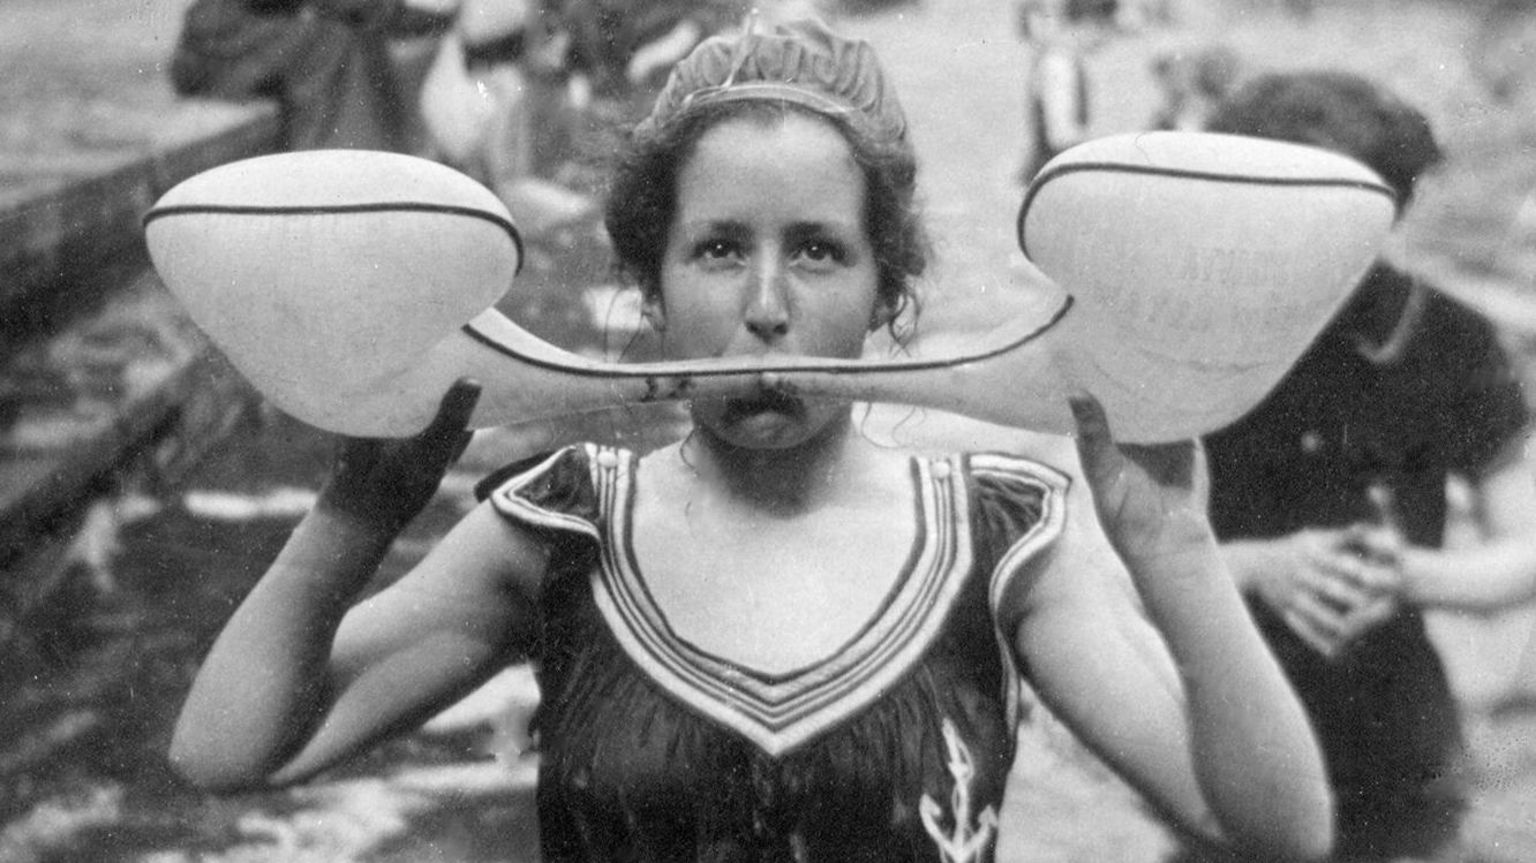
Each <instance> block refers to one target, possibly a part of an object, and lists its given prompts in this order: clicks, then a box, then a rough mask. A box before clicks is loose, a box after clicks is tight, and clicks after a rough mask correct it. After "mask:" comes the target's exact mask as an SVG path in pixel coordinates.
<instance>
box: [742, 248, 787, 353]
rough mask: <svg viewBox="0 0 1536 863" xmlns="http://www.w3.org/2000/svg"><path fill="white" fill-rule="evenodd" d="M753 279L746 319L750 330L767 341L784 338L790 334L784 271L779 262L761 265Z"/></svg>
mask: <svg viewBox="0 0 1536 863" xmlns="http://www.w3.org/2000/svg"><path fill="white" fill-rule="evenodd" d="M751 279H752V285H751V295H750V296H749V297H748V300H747V309H746V315H745V317H746V325H747V329H749V330H751V331H752V333H753V334H754V335H756V336H757V337H758V338H760V339H762V340H763V341H774V340H776V339H779V338H782V337H783V336H784V334H785V333H787V332H789V296H788V293H787V286H786V285H785V272H784V268H783V267H782V266H781V265H779V264H778V263H776V262H771V261H770V262H760V263H759V264H758V265H757V266H755V267H754V268H753V270H752V275H751Z"/></svg>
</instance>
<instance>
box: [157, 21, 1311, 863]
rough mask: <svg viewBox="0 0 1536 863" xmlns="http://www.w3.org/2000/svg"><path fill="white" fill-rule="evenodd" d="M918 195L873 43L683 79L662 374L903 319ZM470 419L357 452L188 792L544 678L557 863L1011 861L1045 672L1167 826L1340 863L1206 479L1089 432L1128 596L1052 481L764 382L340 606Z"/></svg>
mask: <svg viewBox="0 0 1536 863" xmlns="http://www.w3.org/2000/svg"><path fill="white" fill-rule="evenodd" d="M914 190H915V162H914V158H913V154H912V149H911V147H910V145H909V143H908V141H907V138H906V122H905V119H904V117H903V115H902V112H901V109H900V108H899V106H898V105H897V103H896V101H895V99H894V97H893V96H892V94H891V92H890V89H889V87H888V85H887V84H886V82H885V81H884V79H883V76H882V74H881V71H880V69H879V66H878V64H877V62H876V60H875V58H874V56H873V54H872V52H871V51H870V49H869V46H868V45H866V44H864V43H862V42H856V41H849V40H845V39H841V38H839V37H837V36H835V35H833V34H832V33H830V32H828V31H827V30H826V29H825V28H823V27H821V26H820V25H816V24H810V23H799V24H795V25H786V26H783V27H780V28H777V29H775V30H774V31H773V32H771V33H766V34H757V33H753V32H750V31H749V32H748V33H747V34H745V35H742V36H740V37H736V38H723V37H721V38H715V39H711V40H708V41H706V42H705V43H704V44H703V45H701V46H700V48H699V49H697V50H696V51H695V52H694V53H693V54H691V55H690V56H689V58H688V59H687V60H685V61H684V62H683V63H682V64H680V65H679V67H678V68H677V70H676V71H675V72H674V74H673V76H672V79H671V80H670V82H669V83H668V86H667V88H666V90H665V91H664V92H663V93H662V95H661V97H660V98H659V99H658V102H657V105H656V108H655V110H654V111H653V112H652V114H651V115H650V117H649V118H648V119H647V120H646V121H645V122H643V123H642V124H641V126H640V127H639V128H638V129H637V130H636V134H635V136H634V141H633V150H632V152H631V153H630V154H629V156H628V158H627V159H626V160H625V161H624V163H623V164H622V165H621V167H620V169H619V172H618V176H617V179H616V182H615V185H614V189H613V194H612V196H611V200H610V204H609V213H608V215H609V218H608V222H609V230H610V233H611V234H613V237H614V242H615V248H616V250H617V253H618V255H619V257H620V259H621V260H622V262H623V264H624V266H625V268H626V269H627V270H628V271H629V272H630V273H631V274H632V275H633V276H634V277H635V278H636V280H637V281H638V283H639V285H640V287H641V289H642V292H643V293H644V297H645V310H646V314H647V317H648V318H649V319H650V320H651V321H652V323H653V325H654V326H655V327H656V328H657V329H658V330H660V333H661V338H662V340H663V342H664V344H665V346H666V349H667V351H668V352H669V354H670V355H671V356H673V357H677V358H690V357H712V356H725V355H729V356H742V355H746V356H754V355H763V356H771V355H775V354H810V355H817V356H831V357H845V358H851V357H857V356H859V355H860V353H861V352H862V350H863V346H864V341H865V339H866V337H867V336H868V335H869V334H870V333H871V332H873V331H874V330H877V329H879V328H881V327H887V326H890V325H891V324H892V322H893V320H894V319H895V316H896V315H897V314H898V313H899V312H900V311H901V309H902V308H903V307H904V306H905V305H907V304H909V303H910V302H911V299H910V298H911V296H912V294H911V290H912V289H911V286H910V282H911V280H912V279H913V278H914V277H915V276H916V275H917V274H918V273H920V272H921V270H922V269H923V266H924V262H925V254H924V243H923V234H922V231H921V228H920V224H919V222H918V220H917V218H916V216H915V210H914V206H913V197H914ZM472 403H473V388H472V387H468V386H460V387H456V388H455V389H454V390H453V391H452V392H451V393H450V394H449V396H448V397H447V398H446V399H445V401H444V408H443V410H442V412H441V414H440V416H439V418H438V421H437V422H435V423H434V425H433V427H432V428H431V429H429V430H428V431H427V432H425V433H423V435H422V436H420V437H419V438H417V439H414V440H411V441H406V442H396V443H387V444H386V443H380V442H358V443H354V444H353V445H352V446H351V447H350V448H348V449H346V450H344V454H343V458H341V459H340V461H339V463H338V464H337V466H336V469H335V471H334V473H333V475H332V477H331V478H330V480H329V482H328V484H327V486H326V488H325V490H324V492H323V493H322V496H321V499H320V502H319V504H318V505H317V507H316V509H315V511H314V512H312V513H311V514H310V515H309V516H307V517H306V519H305V520H304V522H303V523H302V524H301V525H300V526H299V528H298V529H297V531H296V532H295V534H294V536H293V538H292V539H291V540H290V541H289V543H288V545H287V546H286V547H285V549H284V551H283V553H282V554H281V556H280V557H279V558H278V560H277V561H276V563H275V564H274V565H273V567H272V569H271V570H270V571H269V572H268V573H267V575H266V576H265V577H264V578H263V579H262V581H261V582H260V583H259V584H258V585H257V587H256V588H255V590H253V592H252V593H251V595H250V598H248V599H247V600H246V602H245V604H244V605H243V606H242V607H241V608H240V610H239V611H238V612H237V613H236V614H235V616H234V618H233V619H232V620H231V622H230V624H229V625H228V628H227V629H226V630H225V632H224V633H223V635H222V636H221V637H220V639H219V641H218V643H217V644H216V645H215V646H214V649H213V651H212V653H211V655H210V656H209V658H208V661H207V663H206V664H205V665H204V667H203V669H202V671H201V673H200V675H199V677H198V680H197V682H196V683H195V685H194V687H193V691H192V693H191V695H190V697H189V699H188V702H187V705H186V708H185V710H184V712H183V715H182V718H181V721H180V723H179V726H178V729H177V734H176V739H175V741H174V744H173V752H172V755H173V759H174V760H175V762H176V763H177V765H178V766H179V767H180V769H181V770H182V771H183V772H184V773H185V774H186V775H188V776H189V777H191V778H193V779H194V780H196V781H198V782H201V783H203V784H206V785H209V786H211V787H215V788H234V787H241V786H247V785H260V784H264V783H266V784H270V783H285V782H294V781H298V780H301V779H303V778H305V777H308V776H311V775H313V774H315V773H316V772H318V771H320V770H323V769H325V768H326V767H328V766H330V765H332V764H335V763H336V762H338V761H339V760H341V759H343V758H345V757H347V756H349V755H352V754H354V753H356V752H358V751H359V750H361V749H362V748H364V747H365V746H367V745H369V744H371V743H373V742H375V741H377V740H379V739H380V738H382V737H384V736H385V735H387V734H390V733H393V732H396V731H399V730H401V729H405V728H408V727H410V726H412V725H413V724H414V723H416V722H418V721H420V720H421V719H423V718H424V717H426V716H428V715H430V714H432V713H433V712H434V711H436V710H438V709H441V708H442V707H443V706H445V705H446V704H447V703H449V702H450V701H451V700H452V699H454V698H456V697H458V696H460V695H462V694H463V693H465V692H467V691H468V690H469V689H471V688H472V687H474V686H475V685H477V684H478V683H479V682H481V681H483V680H485V679H486V678H487V677H488V676H490V675H491V674H492V673H494V672H495V671H497V670H498V669H500V668H501V667H503V666H504V665H506V664H507V663H508V662H511V661H514V660H516V659H518V658H520V657H524V656H531V657H532V658H533V659H534V661H535V662H536V667H537V669H538V677H539V683H540V687H541V690H542V694H543V703H542V706H541V708H540V714H539V717H538V728H539V734H540V748H541V762H540V780H539V789H538V805H539V817H540V833H541V837H542V843H543V846H544V847H543V853H544V858H545V859H546V860H550V861H556V860H609V859H625V860H667V861H671V860H748V859H750V860H838V861H845V860H880V861H893V860H939V861H976V860H990V859H992V853H993V849H994V847H995V843H996V838H997V830H998V829H999V826H1000V825H999V823H998V814H997V813H998V812H999V807H1000V805H1001V798H1002V793H1003V787H1004V782H1005V778H1006V776H1007V774H1008V771H1009V768H1010V765H1011V762H1012V758H1013V734H1014V724H1013V720H1014V717H1013V710H1014V706H1015V704H1016V703H1017V702H1016V698H1015V688H1016V684H1017V681H1018V677H1017V675H1018V674H1019V671H1020V669H1022V670H1023V673H1024V674H1026V675H1027V676H1028V679H1029V680H1030V681H1031V682H1032V683H1033V684H1034V685H1035V686H1036V687H1037V688H1038V689H1039V690H1040V691H1041V693H1042V694H1043V695H1044V697H1046V698H1047V699H1048V700H1049V701H1050V702H1051V704H1052V705H1053V706H1054V707H1055V708H1056V709H1057V711H1058V712H1059V713H1060V715H1061V716H1063V717H1064V718H1065V719H1066V720H1067V721H1069V722H1070V723H1071V724H1072V725H1073V726H1074V727H1075V728H1076V729H1077V730H1078V731H1079V733H1080V734H1081V735H1082V736H1083V738H1084V739H1085V740H1086V741H1087V742H1088V743H1089V744H1090V745H1092V746H1094V747H1095V748H1096V749H1097V750H1098V751H1099V752H1100V753H1101V754H1103V755H1104V756H1105V757H1106V758H1107V759H1108V760H1109V761H1110V762H1111V763H1113V764H1114V765H1116V766H1117V767H1118V768H1119V769H1120V770H1122V771H1123V772H1124V773H1125V775H1126V776H1127V777H1129V778H1130V779H1131V780H1132V781H1134V782H1135V783H1137V784H1138V785H1139V786H1140V787H1141V788H1143V789H1144V790H1145V791H1146V792H1147V794H1148V795H1149V797H1150V798H1151V800H1152V801H1153V802H1154V803H1155V804H1156V805H1158V806H1160V807H1161V808H1162V809H1163V810H1164V811H1165V812H1166V813H1167V814H1168V816H1169V817H1170V819H1172V821H1173V822H1175V823H1176V824H1178V825H1180V826H1182V827H1184V828H1185V829H1187V830H1189V831H1191V832H1192V833H1193V834H1197V835H1200V836H1204V837H1208V838H1210V839H1212V840H1214V841H1218V842H1222V843H1226V844H1230V845H1232V846H1235V847H1237V848H1240V849H1243V850H1244V851H1247V852H1254V853H1262V854H1264V855H1273V856H1275V857H1281V858H1296V859H1300V858H1311V857H1316V856H1319V855H1321V854H1322V853H1324V851H1325V850H1326V845H1327V836H1328V834H1329V832H1330V824H1329V821H1328V811H1329V801H1328V798H1327V796H1326V793H1325V792H1324V790H1323V789H1324V785H1323V779H1322V773H1321V769H1322V768H1321V763H1320V761H1319V758H1318V756H1317V752H1316V748H1315V744H1314V743H1313V741H1312V739H1311V737H1310V731H1309V730H1308V728H1307V725H1306V722H1305V720H1304V718H1303V716H1302V714H1301V710H1300V707H1299V705H1298V704H1297V703H1296V701H1295V699H1294V697H1293V696H1292V695H1291V693H1290V692H1289V690H1288V689H1287V688H1286V686H1285V684H1284V682H1283V679H1282V677H1281V675H1280V672H1279V669H1278V668H1277V667H1276V666H1275V664H1274V662H1273V660H1272V659H1271V658H1270V657H1269V655H1268V653H1267V652H1266V651H1265V649H1264V646H1263V644H1262V642H1261V641H1260V640H1259V638H1258V636H1257V633H1255V632H1254V631H1253V629H1252V627H1251V625H1250V624H1249V623H1248V621H1247V618H1246V617H1245V612H1244V610H1243V608H1242V604H1241V600H1240V599H1239V597H1238V594H1237V592H1236V590H1235V589H1234V588H1233V586H1232V583H1231V581H1230V579H1229V577H1228V576H1227V575H1226V573H1225V571H1224V570H1223V569H1222V568H1221V566H1220V564H1219V561H1218V559H1217V557H1216V555H1215V546H1214V541H1213V539H1212V537H1211V534H1210V532H1209V529H1208V527H1207V525H1206V522H1205V521H1204V517H1203V515H1202V514H1201V510H1200V505H1201V502H1200V500H1199V499H1198V496H1197V494H1196V492H1197V488H1196V485H1197V483H1196V480H1197V458H1196V451H1195V450H1194V449H1193V446H1192V445H1190V444H1186V445H1180V446H1170V447H1158V448H1147V447H1124V448H1119V449H1117V448H1116V447H1115V446H1114V444H1113V443H1112V441H1111V439H1110V437H1109V432H1108V429H1107V428H1106V426H1105V422H1104V419H1103V416H1102V414H1101V413H1100V412H1099V410H1098V408H1097V405H1096V403H1094V402H1093V401H1092V400H1091V399H1088V398H1083V399H1079V400H1078V401H1077V402H1076V404H1075V408H1076V410H1077V412H1078V415H1079V417H1080V425H1081V430H1082V435H1081V441H1082V455H1083V459H1084V463H1085V465H1086V472H1087V475H1088V476H1089V478H1090V483H1091V485H1092V487H1093V488H1094V490H1095V491H1096V493H1097V499H1098V501H1099V504H1100V506H1101V508H1102V517H1103V519H1104V520H1105V522H1106V523H1107V524H1108V526H1109V536H1110V539H1111V541H1112V542H1113V543H1114V546H1115V549H1116V550H1117V551H1118V553H1119V555H1120V557H1121V558H1123V560H1124V561H1125V564H1127V565H1128V566H1129V569H1130V571H1131V572H1132V574H1133V577H1134V579H1135V583H1136V585H1137V587H1138V588H1139V592H1140V597H1139V599H1138V597H1135V596H1132V595H1130V593H1129V592H1128V591H1125V590H1123V589H1122V585H1123V581H1117V580H1116V579H1115V578H1113V577H1112V575H1113V574H1114V573H1115V572H1116V571H1117V570H1116V567H1119V566H1121V563H1120V560H1118V559H1115V558H1114V557H1113V556H1112V555H1109V554H1100V553H1096V552H1095V551H1094V550H1095V549H1102V548H1103V546H1102V545H1095V544H1092V543H1089V542H1087V541H1085V537H1086V534H1087V531H1088V529H1089V525H1091V523H1092V513H1086V512H1080V511H1071V512H1069V511H1066V509H1065V508H1064V506H1063V502H1064V495H1065V494H1066V493H1067V485H1068V480H1067V478H1066V477H1065V476H1063V475H1062V474H1060V473H1058V472H1057V471H1055V470H1053V469H1051V468H1049V467H1046V466H1044V465H1040V464H1036V463H1033V462H1030V461H1028V460H1025V459H1020V458H1015V457H1011V456H1006V455H968V456H949V457H932V458H930V457H918V456H913V455H910V454H908V453H904V452H901V451H898V450H894V449H889V448H883V447H879V446H876V445H873V444H871V443H870V442H869V441H867V440H866V439H864V438H863V437H862V436H861V435H860V434H859V433H858V432H857V430H856V428H855V425H854V423H853V419H852V408H851V406H850V405H848V404H843V403H830V402H815V401H809V400H805V399H802V398H798V397H796V396H795V395H794V394H793V393H788V392H783V391H781V390H777V389H774V388H772V387H771V386H769V385H765V386H764V387H763V389H762V390H761V391H759V392H754V393H749V394H744V395H741V396H739V397H731V398H712V399H698V400H696V401H694V402H693V403H692V405H691V415H692V419H693V427H692V431H691V432H690V433H689V434H688V436H687V437H686V438H685V439H684V440H682V441H681V442H679V443H676V444H673V445H670V446H666V447H663V448H661V449H658V450H656V451H654V452H651V453H648V454H645V455H639V454H636V453H633V452H629V451H625V450H621V449H615V448H609V447H600V446H591V445H589V446H577V447H573V448H569V449H566V450H562V451H560V452H557V453H554V454H552V455H550V456H548V457H546V458H542V459H540V460H538V461H537V463H535V464H532V465H531V466H529V465H524V466H521V467H518V468H515V469H512V470H510V471H508V472H506V473H505V474H503V475H499V476H496V477H493V478H492V479H491V480H489V481H488V482H487V483H486V484H485V488H486V497H485V500H484V501H483V502H482V503H481V504H480V506H479V507H478V508H477V509H475V510H474V511H473V512H471V513H470V514H469V515H468V516H466V517H465V518H464V520H463V521H462V522H461V523H460V524H459V525H458V526H456V527H455V528H454V529H453V530H452V531H451V532H450V533H449V534H448V535H447V536H446V537H445V538H444V540H443V541H442V542H441V543H440V544H439V545H438V546H437V547H436V549H434V551H432V552H431V553H430V554H429V555H428V556H427V557H426V558H425V559H424V560H423V561H422V562H421V564H420V565H419V566H418V567H417V568H416V569H414V570H413V571H412V572H411V573H410V574H408V575H406V576H405V577H404V578H403V579H402V580H401V581H399V582H397V583H396V584H394V585H393V586H391V587H389V588H388V589H386V590H384V591H382V592H381V593H379V594H378V595H376V596H374V597H372V598H370V599H368V600H366V601H364V602H362V603H360V604H357V605H355V606H353V605H352V603H353V600H354V598H355V597H356V595H357V593H358V592H359V591H360V589H361V587H362V585H363V583H364V582H365V581H366V580H367V578H368V577H369V575H370V574H371V572H372V571H373V568H374V566H375V565H376V563H377V562H378V560H379V558H380V556H381V555H382V554H383V553H384V551H385V549H386V548H387V547H388V544H389V542H390V540H391V538H392V537H393V536H394V533H395V532H396V531H397V530H398V529H399V527H400V526H401V525H402V524H404V523H405V521H407V520H409V518H410V517H411V516H412V515H413V514H414V512H415V510H416V509H418V508H419V507H420V506H421V505H422V504H423V503H424V502H425V500H426V499H427V497H429V496H430V494H431V492H432V489H433V487H434V485H435V482H436V474H437V473H439V472H440V471H441V469H442V466H443V465H446V464H447V463H448V462H449V461H450V460H451V458H452V457H453V454H454V449H455V444H457V443H458V441H459V439H460V438H461V435H459V434H457V433H456V432H457V430H458V429H461V428H462V427H463V422H464V419H465V417H467V416H468V411H469V408H470V406H471V405H472ZM1138 603H1144V605H1145V608H1146V611H1147V614H1148V616H1149V617H1150V620H1151V623H1152V624H1153V625H1155V627H1156V628H1154V626H1153V625H1149V624H1148V619H1147V618H1146V617H1143V616H1142V615H1141V613H1140V610H1139V605H1138ZM1158 630H1161V635H1162V639H1160V638H1159V632H1158ZM1163 639H1166V646H1165V642H1164V640H1163ZM253 663H254V667H253ZM1022 829H1028V828H1027V825H1024V826H1023V828H1022Z"/></svg>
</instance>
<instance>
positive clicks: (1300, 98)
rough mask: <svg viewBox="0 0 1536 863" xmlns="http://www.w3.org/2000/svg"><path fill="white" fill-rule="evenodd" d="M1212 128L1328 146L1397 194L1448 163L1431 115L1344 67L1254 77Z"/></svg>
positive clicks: (1403, 198)
mask: <svg viewBox="0 0 1536 863" xmlns="http://www.w3.org/2000/svg"><path fill="white" fill-rule="evenodd" d="M1206 129H1207V130H1208V131H1212V132H1227V133H1230V134H1236V135H1248V136H1250V137H1256V138H1274V139H1277V140H1281V141H1291V142H1294V143H1299V144H1311V145H1314V146H1318V147H1324V148H1327V149H1329V150H1334V151H1336V152H1339V153H1343V154H1344V155H1346V156H1351V157H1353V158H1355V159H1358V160H1359V161H1361V162H1364V163H1365V164H1366V165H1368V166H1370V167H1371V169H1372V170H1374V171H1375V172H1376V173H1377V174H1380V175H1381V178H1382V179H1383V180H1386V181H1387V183H1388V185H1390V186H1391V187H1392V188H1393V190H1394V191H1395V192H1396V193H1397V201H1398V207H1399V209H1402V208H1403V207H1406V206H1407V205H1408V202H1409V200H1410V199H1411V198H1412V197H1413V189H1414V185H1415V184H1416V183H1417V182H1418V179H1419V177H1420V176H1422V175H1423V174H1424V173H1425V172H1426V171H1428V170H1429V169H1431V168H1433V167H1434V166H1436V165H1438V164H1439V163H1440V162H1441V161H1443V160H1444V153H1442V152H1441V150H1440V145H1439V144H1438V143H1437V142H1436V141H1435V134H1434V131H1433V130H1432V129H1431V128H1430V125H1429V120H1428V119H1427V118H1426V117H1425V116H1424V115H1423V114H1422V113H1420V112H1419V111H1418V110H1417V109H1415V108H1413V107H1412V106H1410V105H1408V104H1407V103H1405V102H1403V101H1402V100H1401V99H1399V98H1398V97H1397V96H1395V95H1393V94H1392V93H1390V92H1388V91H1387V90H1386V89H1385V88H1383V87H1381V86H1380V85H1378V84H1376V83H1375V82H1373V81H1371V80H1369V79H1367V78H1364V77H1361V76H1359V75H1356V74H1353V73H1350V72H1342V71H1311V72H1283V73H1270V74H1266V75H1262V76H1259V77H1257V78H1254V79H1253V80H1251V81H1249V82H1248V83H1247V84H1246V85H1244V86H1243V87H1241V88H1239V89H1238V90H1237V91H1236V92H1234V93H1233V94H1232V95H1231V96H1230V97H1228V98H1227V100H1226V101H1225V102H1223V103H1222V104H1221V105H1220V106H1218V107H1217V109H1216V110H1215V112H1213V113H1212V115H1211V116H1210V118H1209V119H1208V120H1207V121H1206Z"/></svg>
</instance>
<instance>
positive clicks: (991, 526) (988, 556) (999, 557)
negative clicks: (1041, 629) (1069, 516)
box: [970, 454, 1071, 642]
mask: <svg viewBox="0 0 1536 863" xmlns="http://www.w3.org/2000/svg"><path fill="white" fill-rule="evenodd" d="M970 472H971V477H972V483H973V489H974V490H973V492H972V493H973V495H974V499H973V501H972V507H973V513H974V515H973V521H974V522H975V524H974V526H973V531H974V538H973V541H974V543H975V545H976V551H977V554H978V562H979V563H980V564H981V565H982V566H986V567H988V568H989V569H990V576H989V579H988V600H989V604H990V606H991V610H992V618H993V621H994V622H995V623H996V625H997V629H998V633H999V634H1000V635H1001V636H1002V637H1004V638H1005V639H1008V640H1009V641H1010V642H1011V639H1012V635H1013V632H1014V630H1015V629H1016V628H1017V626H1018V624H1019V619H1020V617H1021V616H1022V609H1023V598H1024V597H1025V596H1026V595H1027V594H1028V592H1029V589H1030V587H1031V586H1032V585H1033V584H1034V581H1035V579H1036V577H1037V576H1038V573H1039V565H1040V564H1043V562H1044V561H1045V560H1047V559H1048V557H1049V556H1050V554H1051V551H1052V549H1053V547H1054V546H1055V544H1056V541H1057V540H1058V539H1059V538H1060V537H1061V534H1062V530H1063V529H1064V526H1065V524H1066V499H1067V488H1068V486H1069V485H1070V483H1071V479H1070V478H1068V477H1067V475H1066V474H1063V473H1061V472H1060V471H1058V470H1056V469H1054V468H1051V467H1047V466H1046V465H1043V464H1040V463H1039V462H1036V461H1031V460H1029V459H1025V458H1020V457H1018V456H1011V455H997V454H977V455H973V456H971V458H970Z"/></svg>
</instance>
